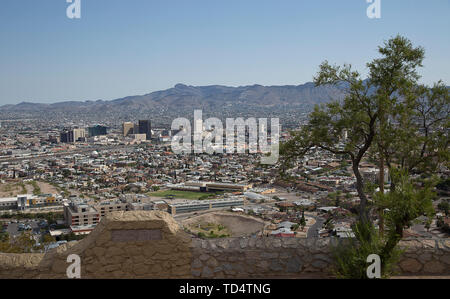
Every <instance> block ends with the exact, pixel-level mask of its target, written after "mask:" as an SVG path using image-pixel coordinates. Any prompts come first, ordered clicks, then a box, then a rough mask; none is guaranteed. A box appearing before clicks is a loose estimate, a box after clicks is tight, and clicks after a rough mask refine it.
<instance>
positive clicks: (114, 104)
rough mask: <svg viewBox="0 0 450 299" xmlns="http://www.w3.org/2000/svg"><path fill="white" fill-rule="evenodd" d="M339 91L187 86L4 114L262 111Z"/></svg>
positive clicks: (23, 107) (310, 86) (12, 108)
mask: <svg viewBox="0 0 450 299" xmlns="http://www.w3.org/2000/svg"><path fill="white" fill-rule="evenodd" d="M342 95H343V92H342V90H341V89H340V88H338V87H333V86H320V87H315V86H314V83H306V84H303V85H298V86H292V85H286V86H261V85H251V86H241V87H227V86H220V85H212V86H198V87H196V86H187V85H184V84H177V85H175V86H174V87H173V88H170V89H167V90H162V91H156V92H152V93H149V94H145V95H138V96H128V97H125V98H120V99H116V100H111V101H104V100H98V101H84V102H82V101H80V102H76V101H68V102H59V103H54V104H39V103H29V102H22V103H20V104H17V105H4V106H0V111H1V112H75V111H79V112H82V111H89V112H95V111H98V112H102V113H105V112H114V111H116V112H121V113H123V112H126V111H135V110H140V111H145V110H152V111H153V110H154V109H158V108H159V109H176V110H184V109H192V108H193V107H195V108H204V109H214V108H223V107H232V106H240V105H244V106H247V107H249V106H258V107H267V108H270V107H280V106H290V107H300V106H301V107H305V106H311V105H314V104H317V103H323V102H328V101H330V100H331V99H334V98H340V97H342Z"/></svg>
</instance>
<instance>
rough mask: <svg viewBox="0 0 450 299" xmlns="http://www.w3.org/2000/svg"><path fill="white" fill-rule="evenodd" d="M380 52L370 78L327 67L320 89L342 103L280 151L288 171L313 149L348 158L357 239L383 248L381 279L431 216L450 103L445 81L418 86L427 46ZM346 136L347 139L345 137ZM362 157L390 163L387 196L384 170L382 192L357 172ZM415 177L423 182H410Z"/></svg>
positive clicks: (393, 42) (393, 44)
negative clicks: (406, 233) (409, 233)
mask: <svg viewBox="0 0 450 299" xmlns="http://www.w3.org/2000/svg"><path fill="white" fill-rule="evenodd" d="M379 53H380V55H381V57H380V58H377V59H374V60H373V61H372V62H370V63H368V64H367V67H368V69H369V75H368V78H367V79H366V80H363V79H362V78H361V77H360V74H359V73H358V72H356V71H354V70H352V68H351V66H350V65H344V66H343V67H339V66H331V65H330V64H329V63H328V62H324V63H323V64H322V65H321V66H320V71H319V73H318V75H317V76H316V77H315V83H316V85H324V84H333V85H337V86H340V87H341V88H343V89H344V90H345V98H344V99H343V100H342V101H339V100H336V101H333V102H331V103H329V104H327V105H322V106H317V107H316V108H315V110H314V112H312V113H311V115H310V120H309V122H308V124H307V125H306V126H304V127H302V129H301V130H300V131H299V132H294V133H293V134H292V135H293V138H292V139H291V140H290V141H288V142H287V143H285V144H283V145H282V147H281V154H282V158H283V164H282V165H283V167H282V172H283V173H284V172H286V170H288V169H289V168H290V167H291V166H292V165H293V164H295V163H297V162H298V161H299V158H301V157H303V156H304V155H305V154H307V153H308V152H309V151H311V149H313V148H319V149H322V150H325V151H328V152H331V153H334V154H336V155H338V156H342V157H344V158H347V157H348V158H349V159H350V161H351V163H352V170H353V173H354V175H355V178H356V190H357V193H358V196H359V198H360V206H359V223H358V229H359V232H358V235H357V239H358V240H359V241H361V240H364V242H366V243H367V244H370V242H374V244H375V243H377V242H378V245H377V246H378V247H377V248H379V249H380V250H379V253H380V256H381V257H382V262H383V271H384V272H383V273H389V269H388V268H389V266H388V264H389V263H390V261H392V258H393V257H394V256H395V254H396V250H397V249H396V246H397V244H398V242H399V241H400V240H401V238H402V235H403V230H404V229H405V228H406V227H409V226H410V225H411V223H412V222H413V221H414V220H415V219H416V218H418V217H419V216H422V215H425V216H426V217H427V219H428V222H427V223H429V221H430V219H431V216H432V215H433V208H432V199H433V197H434V194H433V192H432V189H433V188H434V185H435V182H436V180H435V179H434V178H431V176H432V174H433V173H434V172H435V171H436V170H437V169H438V167H440V166H442V165H444V166H447V167H448V166H449V156H450V153H449V151H448V146H449V136H448V132H449V131H450V130H449V124H450V118H449V115H450V113H449V112H450V111H449V110H450V101H449V90H448V88H447V87H446V86H445V85H444V84H443V83H442V82H438V83H436V84H434V86H432V87H427V86H424V85H420V84H418V79H419V75H418V73H417V70H418V68H419V67H421V66H422V61H423V58H424V50H423V48H421V47H414V46H413V45H412V43H411V42H410V41H409V40H408V39H406V38H404V37H401V36H397V37H394V38H392V39H390V40H388V41H387V42H385V44H384V45H383V46H382V47H380V48H379ZM344 132H347V136H348V138H342V136H343V135H344ZM364 159H367V160H371V161H379V162H380V163H379V166H380V169H383V170H384V165H385V164H386V166H387V167H388V169H389V174H390V178H391V186H390V190H389V192H388V193H386V194H385V193H384V171H380V182H379V187H380V188H379V189H380V191H379V192H377V193H376V192H375V187H376V186H375V185H374V184H371V183H370V182H367V181H365V180H364V179H363V177H362V175H361V173H360V170H359V166H360V163H361V161H363V160H364ZM411 174H421V176H420V178H419V179H415V180H412V179H411V177H410V175H411ZM370 197H374V199H375V200H374V202H373V203H372V202H369V200H368V199H369V198H370ZM373 207H375V208H376V209H377V210H378V212H379V214H380V216H379V219H380V230H381V233H380V232H378V231H376V230H374V228H373V224H372V221H371V219H370V217H369V215H370V211H371V208H373ZM384 211H386V215H384ZM384 220H386V228H387V235H386V237H384V236H383V233H382V232H383V230H384ZM378 233H380V235H378ZM366 243H361V242H359V243H355V244H354V245H355V246H357V248H355V249H354V250H359V249H361V250H362V249H364V248H363V247H364V246H365V245H364V244H366ZM358 244H360V245H358ZM370 246H371V245H370ZM370 246H369V247H370ZM372 253H373V252H372ZM347 262H349V263H350V262H355V260H354V259H349V260H347ZM350 268H351V267H350Z"/></svg>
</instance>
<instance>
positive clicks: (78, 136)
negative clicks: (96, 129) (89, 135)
mask: <svg viewBox="0 0 450 299" xmlns="http://www.w3.org/2000/svg"><path fill="white" fill-rule="evenodd" d="M84 138H86V130H85V129H73V141H74V142H77V141H80V140H83V139H84Z"/></svg>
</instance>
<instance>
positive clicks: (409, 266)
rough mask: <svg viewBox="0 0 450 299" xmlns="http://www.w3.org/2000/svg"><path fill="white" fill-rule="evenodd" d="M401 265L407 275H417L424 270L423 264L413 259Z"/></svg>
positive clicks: (402, 262)
mask: <svg viewBox="0 0 450 299" xmlns="http://www.w3.org/2000/svg"><path fill="white" fill-rule="evenodd" d="M399 265H400V268H401V269H402V270H403V271H405V272H407V273H417V272H419V271H420V270H421V269H422V264H421V263H419V262H418V261H417V260H415V259H411V258H408V259H406V260H403V261H401V262H400V264H399Z"/></svg>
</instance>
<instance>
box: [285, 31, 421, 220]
mask: <svg viewBox="0 0 450 299" xmlns="http://www.w3.org/2000/svg"><path fill="white" fill-rule="evenodd" d="M379 53H380V54H381V56H382V57H381V58H380V59H375V60H373V61H372V62H371V63H368V64H367V67H368V68H369V76H368V78H367V79H366V80H364V79H363V78H362V77H361V75H360V73H358V72H357V71H355V70H353V69H352V67H351V65H344V66H343V67H340V66H332V65H330V64H329V63H328V62H327V61H325V62H324V63H322V64H321V65H320V70H319V73H318V74H317V76H316V77H315V78H314V82H315V84H316V85H317V86H321V85H330V84H331V85H336V86H340V87H341V88H343V89H344V90H345V94H346V95H345V98H344V100H343V101H339V100H335V101H333V102H331V103H329V104H327V105H322V106H316V107H315V109H314V112H312V113H311V115H310V120H309V123H308V124H307V125H306V126H304V127H302V129H301V130H300V131H299V132H293V134H292V135H293V138H292V139H291V140H290V141H288V142H287V143H285V144H283V145H282V146H281V154H282V156H283V160H284V163H283V165H285V166H284V167H283V170H284V169H285V168H287V167H289V166H290V165H292V162H296V161H297V159H298V158H299V157H303V156H304V155H305V154H306V153H308V152H309V151H310V150H311V149H312V148H315V147H317V148H320V149H322V150H325V151H328V152H331V153H334V154H337V155H343V156H344V157H349V159H350V161H351V164H352V170H353V173H354V175H355V177H356V190H357V192H358V196H359V198H360V207H359V217H360V220H361V221H362V222H363V223H368V222H369V209H368V197H367V194H366V192H365V190H364V186H365V182H364V179H363V177H362V175H361V172H360V170H359V166H360V163H361V161H362V160H363V158H365V157H366V156H367V155H368V151H369V149H370V148H371V147H372V146H374V144H375V143H376V142H377V140H378V139H377V136H378V135H377V134H379V133H380V129H379V127H380V117H381V118H382V119H385V118H386V117H387V115H388V114H389V113H390V112H391V110H392V106H393V105H394V104H395V103H396V101H397V100H398V94H405V91H404V90H405V89H406V88H408V87H411V86H413V85H415V84H416V82H417V79H418V75H417V68H418V67H419V66H421V65H422V60H423V57H424V50H423V49H422V48H420V47H418V48H414V47H413V46H412V44H411V42H410V41H409V40H407V39H405V38H403V37H400V36H397V37H395V38H392V39H390V40H389V41H387V42H386V43H385V45H384V47H380V48H379ZM383 124H384V122H383ZM345 132H347V136H348V138H346V139H344V138H342V136H343V135H344V133H345ZM339 141H341V142H342V143H343V146H342V147H339V146H338V143H339Z"/></svg>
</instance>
